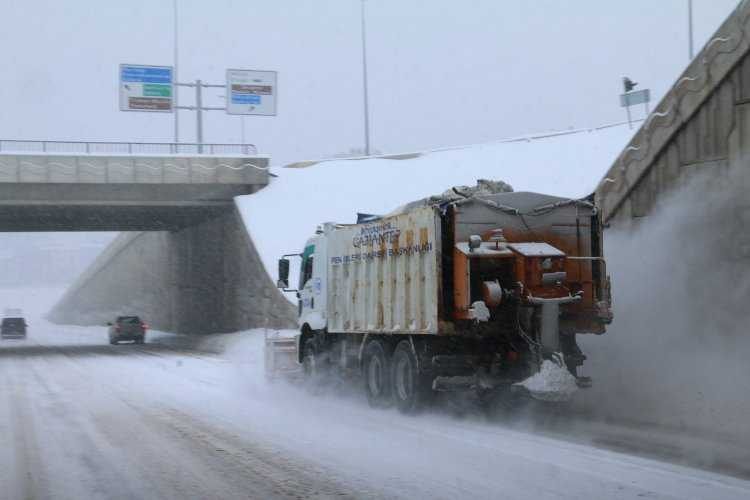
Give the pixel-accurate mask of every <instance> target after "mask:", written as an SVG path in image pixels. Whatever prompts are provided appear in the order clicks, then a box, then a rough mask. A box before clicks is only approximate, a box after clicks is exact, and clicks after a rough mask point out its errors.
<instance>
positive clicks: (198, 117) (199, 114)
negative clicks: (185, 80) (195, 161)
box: [195, 80, 203, 153]
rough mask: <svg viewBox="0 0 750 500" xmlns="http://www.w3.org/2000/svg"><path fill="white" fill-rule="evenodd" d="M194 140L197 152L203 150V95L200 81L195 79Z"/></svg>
mask: <svg viewBox="0 0 750 500" xmlns="http://www.w3.org/2000/svg"><path fill="white" fill-rule="evenodd" d="M195 126H196V131H195V139H196V140H195V142H197V143H198V153H202V152H203V96H202V93H201V81H200V80H196V81H195Z"/></svg>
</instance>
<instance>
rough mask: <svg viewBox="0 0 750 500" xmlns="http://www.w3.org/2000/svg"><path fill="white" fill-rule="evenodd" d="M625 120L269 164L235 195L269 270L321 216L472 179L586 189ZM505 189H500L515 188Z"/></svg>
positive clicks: (395, 203) (552, 190)
mask: <svg viewBox="0 0 750 500" xmlns="http://www.w3.org/2000/svg"><path fill="white" fill-rule="evenodd" d="M632 134H633V131H632V130H630V129H629V128H628V126H627V125H621V126H615V127H610V128H604V129H596V130H590V131H583V132H580V133H571V134H568V135H557V136H552V137H547V138H543V139H542V138H540V139H534V138H529V140H522V141H518V142H498V143H488V144H483V145H477V146H472V147H467V148H463V149H455V150H445V151H438V152H431V153H425V154H421V155H413V157H412V158H411V159H402V160H394V159H391V160H389V159H383V158H374V159H360V160H333V161H328V162H325V163H318V164H314V165H313V166H309V167H307V168H280V169H279V168H276V169H274V173H275V174H277V175H278V177H277V178H274V179H272V180H271V183H270V184H269V185H268V186H267V187H265V188H264V189H262V190H260V191H259V192H257V193H255V194H252V195H247V196H240V197H237V198H236V201H237V206H238V208H239V210H240V213H241V214H242V217H243V219H244V221H245V224H246V226H247V228H248V231H249V233H250V236H251V237H252V239H253V243H254V244H255V247H256V249H257V250H258V252H259V254H260V257H261V260H262V261H263V264H264V266H265V268H266V270H267V271H268V273H269V275H270V276H271V277H272V278H273V279H274V280H275V274H276V267H277V266H276V261H277V259H278V258H279V257H280V256H281V255H283V254H285V253H292V252H299V251H301V250H302V247H303V246H304V244H305V241H306V240H307V239H308V238H309V237H310V236H311V235H312V234H313V233H314V232H315V229H316V227H318V226H319V225H321V224H323V223H324V222H330V221H335V222H340V223H346V222H351V223H354V222H356V217H357V212H363V213H368V214H387V213H390V212H391V211H393V210H394V209H395V208H397V207H400V206H402V205H404V204H405V203H408V202H410V201H413V200H419V199H421V198H426V197H429V196H432V195H434V194H435V193H442V192H444V191H445V190H446V189H448V188H450V187H451V186H461V185H472V186H473V185H474V184H475V183H476V181H477V179H492V180H502V181H504V182H507V183H508V184H510V185H511V186H512V187H513V188H514V189H515V190H516V191H531V192H535V193H547V194H546V195H539V196H553V197H558V198H560V199H570V198H575V199H577V198H582V197H585V196H587V195H589V194H590V193H592V192H593V191H594V189H595V188H596V185H597V184H598V183H599V181H600V180H601V178H602V176H603V175H604V174H605V172H606V171H607V169H608V168H609V167H610V166H611V164H612V161H613V160H614V159H615V158H616V157H617V155H618V154H619V153H620V151H621V150H622V148H623V146H624V145H625V144H626V143H627V141H628V140H629V139H630V138H631V136H632ZM520 194H521V193H510V194H507V195H503V196H511V197H513V196H517V195H520Z"/></svg>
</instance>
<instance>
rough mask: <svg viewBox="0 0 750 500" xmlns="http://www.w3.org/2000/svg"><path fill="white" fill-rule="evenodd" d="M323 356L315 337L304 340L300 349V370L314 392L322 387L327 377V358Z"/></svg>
mask: <svg viewBox="0 0 750 500" xmlns="http://www.w3.org/2000/svg"><path fill="white" fill-rule="evenodd" d="M324 357H325V356H324V353H323V352H321V351H320V349H319V348H318V344H317V342H315V339H307V340H306V341H305V343H304V346H303V350H302V371H303V373H304V375H305V380H306V382H307V386H308V388H309V389H310V390H311V391H312V392H314V393H316V392H319V391H320V390H321V389H322V387H323V385H324V384H325V382H326V379H327V375H328V370H327V367H328V366H327V359H324Z"/></svg>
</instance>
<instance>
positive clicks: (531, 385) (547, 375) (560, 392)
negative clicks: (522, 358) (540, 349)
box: [515, 359, 578, 402]
mask: <svg viewBox="0 0 750 500" xmlns="http://www.w3.org/2000/svg"><path fill="white" fill-rule="evenodd" d="M515 385H519V386H522V387H525V388H526V389H527V390H528V391H529V392H530V393H531V395H532V396H533V397H534V398H535V399H539V400H542V401H554V402H563V401H569V400H570V398H572V397H573V394H575V392H576V391H577V390H578V386H577V385H576V379H575V377H574V376H573V375H571V374H570V372H569V371H568V370H567V369H565V368H564V367H562V366H560V365H559V364H557V363H554V362H552V361H550V360H548V359H545V360H544V361H543V362H542V367H541V369H540V370H539V371H538V372H537V373H535V374H534V375H532V376H531V377H529V378H527V379H526V380H523V381H521V382H518V383H517V384H515Z"/></svg>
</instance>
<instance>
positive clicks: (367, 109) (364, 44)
mask: <svg viewBox="0 0 750 500" xmlns="http://www.w3.org/2000/svg"><path fill="white" fill-rule="evenodd" d="M360 10H361V15H362V83H363V92H364V113H365V156H370V106H369V102H368V95H367V26H366V25H365V0H361V9H360Z"/></svg>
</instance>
